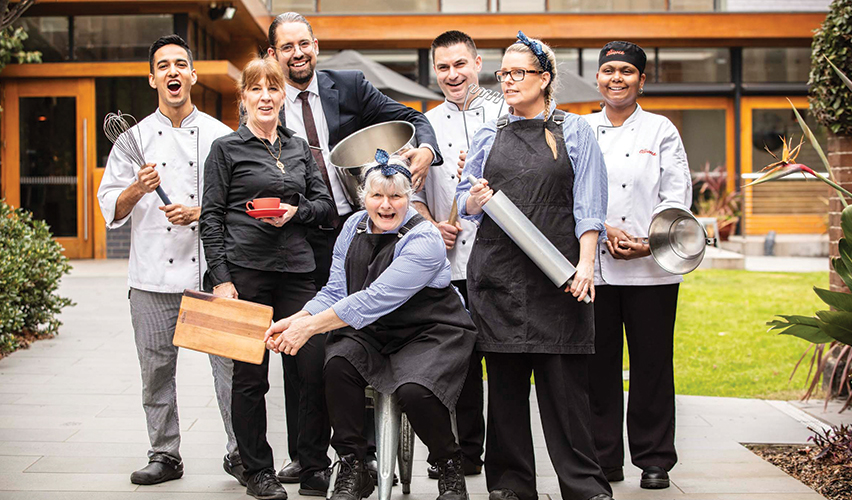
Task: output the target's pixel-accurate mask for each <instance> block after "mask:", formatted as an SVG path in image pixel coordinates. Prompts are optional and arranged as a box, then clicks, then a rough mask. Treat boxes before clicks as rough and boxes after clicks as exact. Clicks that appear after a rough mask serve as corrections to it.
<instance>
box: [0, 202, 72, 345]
mask: <svg viewBox="0 0 852 500" xmlns="http://www.w3.org/2000/svg"><path fill="white" fill-rule="evenodd" d="M70 269H71V266H70V265H69V264H68V258H67V257H65V256H64V255H62V246H61V245H59V243H57V242H56V241H55V240H53V238H52V235H51V233H50V228H49V227H48V225H47V223H45V222H44V221H42V220H37V219H33V216H32V214H31V213H29V212H27V211H26V210H22V209H14V208H12V207H10V206H9V205H7V204H6V203H5V202H3V201H2V200H0V355H2V354H5V353H8V352H11V351H13V350H15V349H17V348H18V347H19V346H20V345H21V343H22V339H25V338H31V337H33V336H52V335H55V334H56V333H58V330H59V326H60V325H61V324H62V323H61V322H60V321H59V320H58V319H57V318H56V315H57V314H58V313H59V312H60V311H61V310H62V308H63V307H65V306H69V305H73V303H72V302H71V299H68V298H64V297H60V296H59V295H58V294H57V293H56V290H57V288H58V287H59V280H60V278H62V275H64V274H66V273H68V271H69V270H70Z"/></svg>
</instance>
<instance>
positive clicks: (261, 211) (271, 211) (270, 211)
mask: <svg viewBox="0 0 852 500" xmlns="http://www.w3.org/2000/svg"><path fill="white" fill-rule="evenodd" d="M246 213H247V214H249V215H250V216H252V217H254V218H255V219H261V218H266V217H281V216H282V215H284V214H285V213H287V209H285V208H257V209H255V210H246Z"/></svg>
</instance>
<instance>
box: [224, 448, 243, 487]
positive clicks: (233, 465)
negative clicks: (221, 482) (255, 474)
mask: <svg viewBox="0 0 852 500" xmlns="http://www.w3.org/2000/svg"><path fill="white" fill-rule="evenodd" d="M222 468H223V469H225V472H227V473H228V474H230V475H232V476H234V478H235V479H236V480H237V481H239V482H240V484H241V485H243V486H245V485H246V478H245V477H243V476H244V475H245V472H246V468H245V467H243V462H242V461H241V460H239V459H237V460H233V461H232V460H231V459H230V458H229V457H228V455H225V460H224V461H222Z"/></svg>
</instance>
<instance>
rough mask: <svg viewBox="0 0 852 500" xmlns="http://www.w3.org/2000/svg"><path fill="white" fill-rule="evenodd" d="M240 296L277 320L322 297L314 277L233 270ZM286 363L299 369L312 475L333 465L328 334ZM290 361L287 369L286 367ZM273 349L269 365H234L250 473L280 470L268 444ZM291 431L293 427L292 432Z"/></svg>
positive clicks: (303, 453)
mask: <svg viewBox="0 0 852 500" xmlns="http://www.w3.org/2000/svg"><path fill="white" fill-rule="evenodd" d="M228 267H229V268H230V271H231V279H232V280H233V282H234V286H235V287H236V288H237V293H239V298H240V299H242V300H248V301H251V302H257V303H259V304H266V305H269V306H272V308H273V318H274V319H275V320H278V319H281V318H284V317H287V316H290V315H291V314H294V313H296V312H298V311H300V310H301V309H302V307H303V306H304V305H305V303H306V302H307V301H308V300H310V299H311V298H313V296H314V295H315V294H316V288H315V287H314V282H313V279H312V278H311V275H310V273H276V272H268V271H258V270H254V269H246V268H242V267H238V266H234V265H230V264H229V266H228ZM282 356H284V357H285V358H290V360H286V359H285V361H286V362H289V361H293V362H294V363H295V365H296V366H297V367H298V373H299V378H298V379H297V380H296V381H295V384H296V387H297V388H298V389H297V390H298V398H297V401H298V406H297V410H296V411H297V412H298V415H299V423H300V429H299V430H298V434H297V435H298V449H299V451H300V453H299V460H300V461H301V463H302V467H303V469H302V474H303V477H306V476H307V475H308V474H311V473H313V472H315V471H318V470H322V469H325V468H327V467H328V466H329V464H330V460H329V459H328V455H327V451H328V443H329V439H330V434H331V429H330V426H329V422H328V412H327V411H326V408H325V395H324V394H323V389H324V386H323V381H322V367H323V362H324V361H325V336H323V335H315V336H314V337H313V338H311V339H310V340H309V341H308V342H307V343H306V344H305V345H304V346H303V347H302V348H301V349H300V350H299V353H298V354H297V355H296V356H295V357H293V356H286V355H284V354H282ZM286 362H285V366H286ZM268 373H269V351H267V352H266V354H265V355H264V357H263V363H262V364H260V365H253V364H251V363H243V362H240V361H234V384H233V402H232V411H233V419H234V434H235V435H236V436H237V445H238V447H239V449H240V456H241V457H242V459H243V465H244V466H245V468H246V473H247V474H253V473H255V472H258V471H259V470H261V469H265V468H271V467H274V465H275V464H274V462H273V457H272V448H271V447H270V446H269V443H268V442H267V440H266V393H267V392H269V376H268ZM288 431H289V429H288Z"/></svg>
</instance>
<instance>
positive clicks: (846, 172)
mask: <svg viewBox="0 0 852 500" xmlns="http://www.w3.org/2000/svg"><path fill="white" fill-rule="evenodd" d="M827 153H828V163H829V164H830V165H831V172H832V174H833V175H834V179H835V180H836V181H837V182H838V183H839V184H840V185H841V186H843V188H845V189H847V190H849V191H852V137H849V136H836V135H834V134H829V136H828V148H827ZM846 201H847V202H848V203H850V205H852V200H850V199H847V200H846ZM828 210H829V212H828V227H829V230H828V238H829V245H830V247H829V255H831V257H832V258H834V257H838V256H839V255H840V254H839V253H838V250H837V242H838V241H839V240H840V238H841V237H842V236H843V230H842V229H841V228H840V212H841V211H842V210H843V204H842V203H840V198H838V195H837V191H835V190H833V189H832V190H831V199H830V201H829V204H828ZM831 290H833V291H835V292H848V291H849V289H848V288H846V285H845V284H844V283H843V280H842V279H840V276H838V275H837V273H836V272H834V269H832V270H831Z"/></svg>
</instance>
